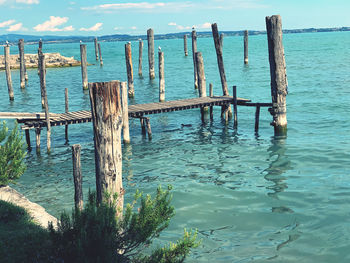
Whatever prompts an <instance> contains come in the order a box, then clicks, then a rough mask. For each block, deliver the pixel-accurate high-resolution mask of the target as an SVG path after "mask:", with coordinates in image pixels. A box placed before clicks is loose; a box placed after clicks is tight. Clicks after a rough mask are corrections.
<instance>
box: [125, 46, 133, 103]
mask: <svg viewBox="0 0 350 263" xmlns="http://www.w3.org/2000/svg"><path fill="white" fill-rule="evenodd" d="M125 61H126V73H127V76H128V94H129V98H133V97H134V96H135V90H134V72H133V68H132V57H131V43H130V42H128V43H126V44H125Z"/></svg>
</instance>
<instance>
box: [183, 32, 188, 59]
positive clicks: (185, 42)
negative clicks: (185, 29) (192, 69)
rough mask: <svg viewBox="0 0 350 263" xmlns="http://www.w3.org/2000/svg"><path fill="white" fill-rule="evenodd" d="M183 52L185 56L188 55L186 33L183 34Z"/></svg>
mask: <svg viewBox="0 0 350 263" xmlns="http://www.w3.org/2000/svg"><path fill="white" fill-rule="evenodd" d="M184 52H185V56H186V57H187V56H188V51H187V35H186V34H185V35H184Z"/></svg>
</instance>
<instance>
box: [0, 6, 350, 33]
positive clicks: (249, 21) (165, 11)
mask: <svg viewBox="0 0 350 263" xmlns="http://www.w3.org/2000/svg"><path fill="white" fill-rule="evenodd" d="M0 10H1V15H0V34H8V33H15V34H32V35H96V36H100V35H109V34H131V35H138V34H146V30H147V29H148V28H150V27H152V28H153V29H154V31H155V33H156V34H157V33H173V32H183V31H190V29H191V28H192V26H195V27H196V29H197V31H209V30H210V24H211V23H214V22H216V23H218V27H219V30H223V31H225V30H245V29H248V30H264V29H265V16H269V15H273V14H280V15H281V16H282V21H283V28H285V29H295V28H309V27H341V26H350V15H349V11H350V0H193V1H187V0H170V1H165V0H125V1H115V0H114V1H113V0H71V1H65V0H0Z"/></svg>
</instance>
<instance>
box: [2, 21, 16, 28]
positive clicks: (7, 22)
mask: <svg viewBox="0 0 350 263" xmlns="http://www.w3.org/2000/svg"><path fill="white" fill-rule="evenodd" d="M14 22H16V20H14V19H11V20H7V21H4V22H1V23H0V28H1V27H7V26H9V25H11V24H13V23H14Z"/></svg>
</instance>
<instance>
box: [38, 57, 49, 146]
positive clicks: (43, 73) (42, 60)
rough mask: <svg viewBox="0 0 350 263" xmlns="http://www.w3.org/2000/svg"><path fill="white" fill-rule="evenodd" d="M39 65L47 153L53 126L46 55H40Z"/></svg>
mask: <svg viewBox="0 0 350 263" xmlns="http://www.w3.org/2000/svg"><path fill="white" fill-rule="evenodd" d="M39 64H40V87H41V92H42V94H43V96H44V108H45V120H46V126H47V136H46V137H47V143H46V146H47V152H48V153H50V151H51V124H50V113H49V104H48V102H47V92H46V65H45V55H44V54H42V53H41V54H40V55H39Z"/></svg>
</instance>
